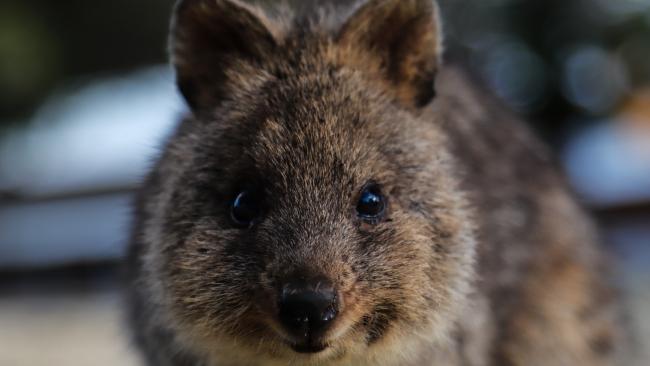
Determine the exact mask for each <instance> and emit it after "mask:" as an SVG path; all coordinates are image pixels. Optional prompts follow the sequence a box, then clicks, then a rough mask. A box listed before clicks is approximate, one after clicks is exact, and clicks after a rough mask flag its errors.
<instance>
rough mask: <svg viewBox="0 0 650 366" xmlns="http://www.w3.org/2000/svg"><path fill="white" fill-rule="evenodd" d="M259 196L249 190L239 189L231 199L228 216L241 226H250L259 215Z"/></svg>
mask: <svg viewBox="0 0 650 366" xmlns="http://www.w3.org/2000/svg"><path fill="white" fill-rule="evenodd" d="M260 213H261V197H260V196H259V195H258V194H255V193H253V192H251V191H247V190H245V191H241V192H240V193H239V194H238V195H237V197H235V199H234V200H233V201H232V205H231V207H230V218H231V220H232V222H233V223H234V224H235V225H237V226H239V227H242V228H245V227H250V226H251V224H252V223H253V222H254V221H255V219H257V218H258V217H259V216H260Z"/></svg>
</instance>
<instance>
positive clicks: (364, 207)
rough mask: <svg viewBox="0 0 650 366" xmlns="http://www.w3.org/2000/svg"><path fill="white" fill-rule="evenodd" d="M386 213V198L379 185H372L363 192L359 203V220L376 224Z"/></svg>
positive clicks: (367, 186)
mask: <svg viewBox="0 0 650 366" xmlns="http://www.w3.org/2000/svg"><path fill="white" fill-rule="evenodd" d="M385 211H386V198H385V197H384V195H383V194H382V193H381V189H380V187H379V185H378V184H376V183H370V184H368V185H366V187H365V188H364V189H363V191H361V195H360V196H359V201H358V202H357V216H359V218H361V219H363V220H366V221H370V222H371V223H376V222H377V221H378V220H379V219H381V218H382V217H383V215H384V213H385Z"/></svg>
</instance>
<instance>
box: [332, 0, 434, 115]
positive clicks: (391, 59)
mask: <svg viewBox="0 0 650 366" xmlns="http://www.w3.org/2000/svg"><path fill="white" fill-rule="evenodd" d="M438 13H439V12H438V7H437V5H436V3H435V1H434V0H369V1H368V2H367V3H365V4H364V5H363V6H361V7H360V8H359V9H358V10H357V11H356V13H354V14H353V15H352V16H351V17H350V18H349V19H348V21H347V22H346V23H345V25H344V26H343V28H342V29H341V31H340V33H339V34H338V39H337V41H338V43H339V44H340V45H341V46H343V47H345V48H346V49H349V50H357V51H358V52H361V53H363V54H364V55H365V56H367V57H369V58H370V60H371V61H372V62H373V63H375V64H377V65H378V68H379V70H378V71H379V72H380V74H381V75H379V76H380V77H381V78H383V79H384V80H385V81H386V82H388V84H389V86H390V88H391V89H392V91H393V92H394V94H395V96H396V98H397V99H398V101H400V102H401V103H403V104H404V105H406V106H408V107H415V108H419V107H422V106H424V105H426V104H428V103H429V102H430V101H431V99H433V97H434V95H435V92H434V88H433V83H434V79H435V75H436V72H437V69H438V67H439V64H440V59H441V55H442V44H441V43H442V42H441V38H442V37H441V30H440V21H439V19H438ZM361 59H364V60H366V58H365V57H361ZM358 66H359V67H362V68H365V67H366V66H367V65H358ZM368 69H371V70H372V69H373V68H372V67H371V68H368ZM374 69H376V68H374Z"/></svg>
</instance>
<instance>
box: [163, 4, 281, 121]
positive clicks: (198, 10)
mask: <svg viewBox="0 0 650 366" xmlns="http://www.w3.org/2000/svg"><path fill="white" fill-rule="evenodd" d="M269 24H271V23H270V22H269V20H268V19H267V18H265V17H264V16H263V15H261V14H258V12H257V11H256V9H254V8H252V7H250V6H247V5H246V4H243V3H241V2H239V1H237V0H180V1H179V2H178V3H177V4H176V8H175V12H174V16H173V19H172V27H171V39H170V52H171V59H172V64H173V66H174V68H175V69H176V81H177V84H178V87H179V89H180V91H181V93H182V94H183V96H184V97H185V99H186V100H187V102H188V104H189V105H190V107H191V108H192V109H193V110H194V111H200V110H204V109H209V108H211V107H214V106H215V105H216V104H217V103H219V102H220V101H222V100H223V99H225V98H227V95H228V87H229V86H228V84H229V82H230V80H229V79H230V78H231V77H232V76H233V74H234V73H236V72H235V69H236V68H241V67H243V66H244V65H249V66H250V65H255V63H257V62H260V61H261V60H263V59H264V58H265V56H266V55H269V54H270V53H272V52H273V50H274V49H275V47H276V46H277V44H276V39H275V37H274V36H273V33H272V32H271V27H269Z"/></svg>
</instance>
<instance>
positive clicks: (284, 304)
mask: <svg viewBox="0 0 650 366" xmlns="http://www.w3.org/2000/svg"><path fill="white" fill-rule="evenodd" d="M279 308H280V321H281V322H282V324H283V325H284V327H285V328H286V329H287V330H288V331H289V332H290V333H291V334H293V335H294V336H296V337H298V338H300V339H301V340H305V341H310V340H312V339H314V338H317V337H319V336H320V335H322V334H323V333H324V332H325V330H327V328H328V327H329V325H330V324H331V323H332V321H333V320H334V318H336V315H337V312H338V310H337V298H336V293H335V292H334V289H333V288H332V286H331V284H330V283H329V282H327V281H323V280H320V281H311V283H306V282H304V281H302V282H293V283H289V284H287V285H285V286H284V287H283V289H282V294H281V295H280V303H279Z"/></svg>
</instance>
